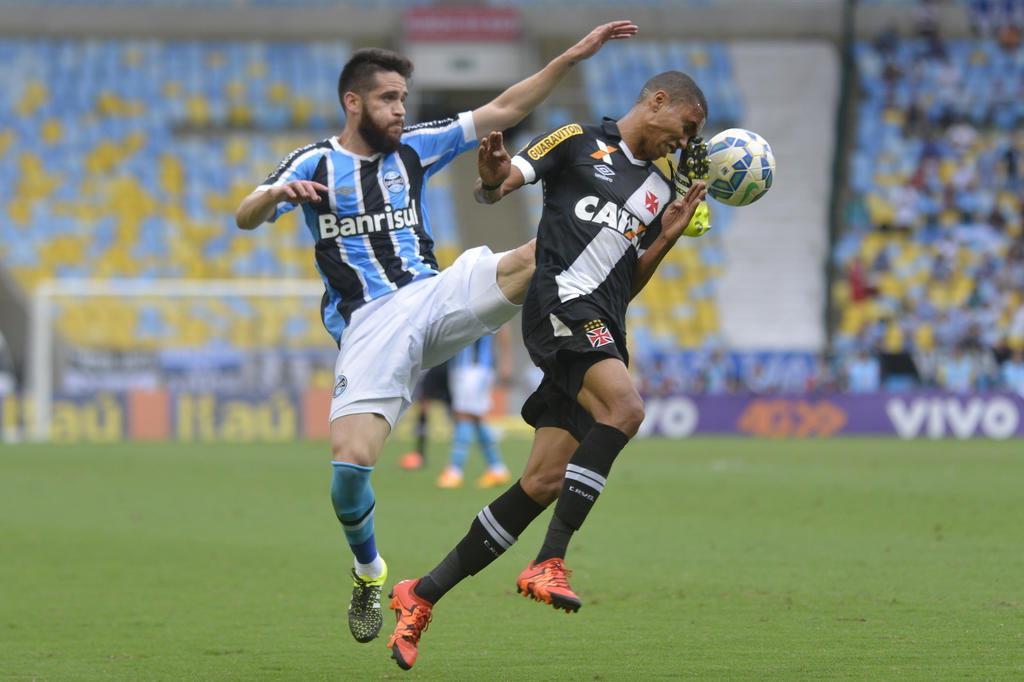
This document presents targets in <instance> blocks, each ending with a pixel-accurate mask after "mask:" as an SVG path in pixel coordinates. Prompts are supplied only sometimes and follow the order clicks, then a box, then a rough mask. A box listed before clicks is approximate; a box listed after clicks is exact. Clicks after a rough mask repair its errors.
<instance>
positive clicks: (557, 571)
mask: <svg viewBox="0 0 1024 682" xmlns="http://www.w3.org/2000/svg"><path fill="white" fill-rule="evenodd" d="M544 573H545V574H546V575H547V576H550V577H549V578H548V580H547V583H548V585H549V586H551V587H564V588H566V589H571V588H570V587H569V576H571V575H572V570H571V569H568V568H566V567H565V565H564V564H563V563H562V562H560V561H556V562H555V563H553V564H551V566H550V567H549V568H548V569H547V570H546V571H544Z"/></svg>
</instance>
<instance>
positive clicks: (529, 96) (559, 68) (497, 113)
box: [473, 20, 639, 130]
mask: <svg viewBox="0 0 1024 682" xmlns="http://www.w3.org/2000/svg"><path fill="white" fill-rule="evenodd" d="M638 30H639V29H638V28H637V25H636V24H634V23H633V22H632V21H629V20H622V21H613V22H611V23H608V24H602V25H601V26H598V27H597V28H595V29H594V30H593V31H591V32H590V33H588V34H587V35H586V36H584V38H583V39H582V40H580V41H579V42H578V43H576V44H575V45H573V46H572V47H570V48H569V49H568V50H566V51H565V52H563V53H562V54H560V55H559V56H557V57H555V58H554V59H553V60H551V61H550V62H549V63H548V65H547V66H545V67H544V68H543V69H541V70H540V71H538V72H537V73H535V74H533V75H532V76H530V77H529V78H526V79H525V80H521V81H519V82H518V83H516V84H515V85H513V86H512V87H510V88H509V89H508V90H506V91H505V92H503V93H501V94H500V95H498V96H497V97H495V98H494V99H493V100H491V101H490V102H488V103H487V104H485V105H483V106H482V107H480V108H479V109H476V110H475V111H473V123H474V125H475V126H476V129H477V130H507V129H508V128H511V127H512V126H514V125H515V124H517V123H519V122H520V121H522V120H523V119H524V118H526V116H527V115H528V114H529V113H530V112H531V111H533V110H534V109H535V108H536V107H537V105H538V104H540V103H541V102H543V101H544V99H545V98H547V96H548V95H550V94H551V92H552V91H553V90H554V89H555V86H556V85H558V83H559V82H560V81H561V80H562V78H564V77H565V74H567V73H568V72H569V69H571V68H572V67H573V66H575V65H576V64H578V63H579V62H581V61H583V60H584V59H586V58H588V57H591V56H593V55H594V54H596V53H597V51H598V50H600V49H601V47H602V46H603V45H604V44H605V43H606V42H608V41H609V40H623V39H626V38H632V37H633V36H635V35H636V33H637V31H638Z"/></svg>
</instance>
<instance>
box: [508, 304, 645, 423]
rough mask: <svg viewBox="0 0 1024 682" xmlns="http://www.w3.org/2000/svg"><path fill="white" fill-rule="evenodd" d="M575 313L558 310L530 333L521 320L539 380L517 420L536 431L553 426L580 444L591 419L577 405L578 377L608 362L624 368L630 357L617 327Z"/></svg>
mask: <svg viewBox="0 0 1024 682" xmlns="http://www.w3.org/2000/svg"><path fill="white" fill-rule="evenodd" d="M579 312H580V311H576V312H575V315H574V317H575V318H576V319H573V318H571V317H570V316H569V315H568V314H566V313H565V312H564V311H559V312H558V313H556V314H555V316H554V317H555V318H556V319H551V317H549V318H548V319H545V320H543V321H542V322H541V323H540V324H535V325H533V326H532V327H531V328H530V329H527V328H526V322H525V320H524V323H523V341H524V343H525V344H526V350H527V351H529V353H530V358H531V359H532V360H533V362H534V364H536V365H537V366H538V367H540V368H541V369H542V370H543V371H544V379H543V381H541V383H540V386H538V387H537V390H536V391H534V392H533V393H532V394H531V395H530V397H529V398H527V399H526V402H525V403H524V404H523V409H522V415H523V419H524V420H525V421H526V423H527V424H529V425H530V426H532V427H533V428H535V429H539V428H542V427H545V426H554V427H557V428H560V429H564V430H566V431H568V432H569V433H571V434H572V436H573V438H575V439H576V440H578V441H581V440H583V437H584V436H585V435H586V434H587V431H589V430H590V428H591V427H592V426H593V425H594V418H593V417H591V416H590V413H588V412H587V411H586V410H584V409H583V407H582V406H581V405H580V404H579V403H578V402H577V401H576V396H577V395H579V392H580V388H582V386H583V376H584V375H585V374H586V373H587V370H588V369H590V368H591V366H593V365H594V364H595V363H597V362H600V361H601V360H605V359H607V358H610V357H611V358H618V359H619V360H622V362H623V363H624V364H627V365H628V364H629V354H628V353H627V352H626V344H625V338H624V337H623V335H622V334H621V333H620V331H619V329H618V327H617V326H616V325H612V324H608V323H606V322H605V321H604V320H601V319H599V318H597V317H591V316H589V315H587V314H586V312H587V311H585V310H584V311H582V312H583V313H584V314H583V315H580V314H579ZM580 318H582V319H580ZM556 327H557V329H556Z"/></svg>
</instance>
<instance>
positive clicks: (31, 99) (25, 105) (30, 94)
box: [14, 81, 50, 118]
mask: <svg viewBox="0 0 1024 682" xmlns="http://www.w3.org/2000/svg"><path fill="white" fill-rule="evenodd" d="M49 98H50V95H49V90H48V89H47V87H46V85H45V84H44V83H42V82H40V81H31V82H30V83H28V84H27V85H26V86H25V90H24V92H22V93H21V99H19V100H18V102H17V103H16V104H15V105H14V111H15V112H16V113H17V114H18V115H19V116H20V117H21V118H31V117H32V115H33V114H35V113H36V111H38V110H39V108H40V107H42V106H43V105H44V104H46V102H47V101H48V100H49Z"/></svg>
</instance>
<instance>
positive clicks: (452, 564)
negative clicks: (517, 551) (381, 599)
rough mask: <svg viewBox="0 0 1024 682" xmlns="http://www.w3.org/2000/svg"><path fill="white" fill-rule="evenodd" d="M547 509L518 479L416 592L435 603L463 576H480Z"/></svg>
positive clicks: (486, 511)
mask: <svg viewBox="0 0 1024 682" xmlns="http://www.w3.org/2000/svg"><path fill="white" fill-rule="evenodd" d="M545 508H546V507H544V506H543V505H540V504H537V503H536V502H534V501H533V499H532V498H531V497H530V496H529V495H527V494H526V491H524V490H523V488H522V486H521V485H519V481H516V482H515V483H513V484H512V487H511V488H509V489H508V490H506V491H505V492H503V493H502V494H501V496H500V497H498V498H497V499H496V500H494V501H493V502H491V503H490V504H489V505H487V506H486V507H484V508H483V509H482V510H481V511H480V513H479V514H477V515H476V518H475V519H473V524H472V525H471V526H470V527H469V532H468V533H466V536H465V537H464V538H462V540H460V541H459V544H457V545H456V546H455V549H453V550H452V551H451V552H449V553H448V556H446V557H445V558H444V559H443V560H442V561H441V563H439V564H438V565H437V566H436V567H434V570H432V571H431V572H430V573H428V574H427V575H425V576H423V577H422V578H420V581H419V583H417V585H416V588H415V589H414V592H416V594H417V596H419V597H422V598H423V599H426V600H427V601H429V602H430V603H431V604H434V603H437V600H438V599H440V598H441V597H443V596H444V595H445V593H446V592H448V590H450V589H452V588H453V587H455V586H456V585H458V584H459V583H460V582H461V581H462V580H463V579H465V578H467V577H469V576H471V575H476V574H477V573H479V572H480V571H482V570H483V569H484V568H486V567H487V566H488V565H489V564H490V563H491V562H492V561H494V560H495V559H497V558H498V557H499V556H501V555H502V554H504V553H505V550H507V549H508V548H509V547H511V546H512V545H513V543H515V541H516V539H517V538H518V537H519V534H520V533H522V532H523V531H524V530H526V527H527V526H529V525H530V524H531V523H532V522H533V520H534V519H535V518H537V517H538V516H540V513H541V512H543V511H544V509H545Z"/></svg>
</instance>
